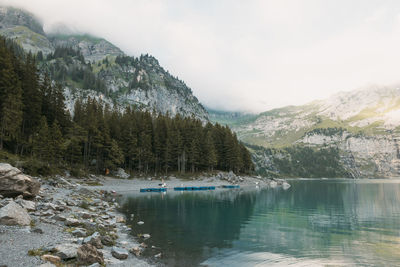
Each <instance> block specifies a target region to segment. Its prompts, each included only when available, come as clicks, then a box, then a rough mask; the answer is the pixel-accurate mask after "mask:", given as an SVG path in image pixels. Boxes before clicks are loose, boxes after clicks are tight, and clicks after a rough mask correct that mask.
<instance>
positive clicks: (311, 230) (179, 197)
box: [121, 179, 400, 266]
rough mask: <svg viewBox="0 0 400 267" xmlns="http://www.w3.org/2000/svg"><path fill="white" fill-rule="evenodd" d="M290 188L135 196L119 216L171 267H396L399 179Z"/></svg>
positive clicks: (300, 183) (399, 259) (298, 183)
mask: <svg viewBox="0 0 400 267" xmlns="http://www.w3.org/2000/svg"><path fill="white" fill-rule="evenodd" d="M289 183H290V184H291V185H292V186H291V188H289V189H288V190H283V189H281V188H275V189H272V188H271V189H268V188H265V189H256V188H243V189H231V190H216V191H209V192H183V193H178V192H167V193H166V194H162V193H141V194H139V193H132V194H127V195H125V196H124V197H123V198H122V199H121V204H122V208H121V209H122V211H123V212H124V213H126V214H128V215H129V214H132V213H133V214H134V218H133V219H132V220H130V221H129V220H128V223H130V224H131V225H132V226H133V230H132V234H133V235H138V234H141V233H150V234H151V238H150V239H148V240H146V241H145V242H146V243H147V244H148V245H149V247H151V246H152V245H154V246H156V248H155V249H151V248H149V249H147V250H146V253H145V255H146V256H149V257H150V258H151V257H152V255H155V254H157V253H159V252H162V255H163V256H162V258H161V259H160V260H157V261H161V262H162V263H164V264H166V265H168V266H224V265H229V266H287V265H290V266H352V265H353V266H399V265H400V180H349V179H329V180H323V179H301V180H299V179H297V180H290V181H289ZM138 221H144V222H145V223H144V224H143V225H140V226H139V225H137V222H138Z"/></svg>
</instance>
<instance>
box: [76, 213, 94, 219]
mask: <svg viewBox="0 0 400 267" xmlns="http://www.w3.org/2000/svg"><path fill="white" fill-rule="evenodd" d="M79 215H80V216H81V217H82V218H83V219H90V218H92V215H91V214H90V213H87V212H84V211H83V212H81V213H79Z"/></svg>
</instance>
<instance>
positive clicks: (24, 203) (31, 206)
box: [15, 199, 36, 211]
mask: <svg viewBox="0 0 400 267" xmlns="http://www.w3.org/2000/svg"><path fill="white" fill-rule="evenodd" d="M15 203H18V204H19V205H20V206H21V207H22V208H24V209H26V210H27V211H35V210H36V203H35V202H33V201H29V200H24V199H18V200H16V201H15Z"/></svg>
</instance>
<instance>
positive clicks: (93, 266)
mask: <svg viewBox="0 0 400 267" xmlns="http://www.w3.org/2000/svg"><path fill="white" fill-rule="evenodd" d="M88 267H100V264H99V263H98V262H96V263H93V264H91V265H89V266H88Z"/></svg>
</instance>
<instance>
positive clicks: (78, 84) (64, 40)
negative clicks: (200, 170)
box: [0, 7, 207, 121]
mask: <svg viewBox="0 0 400 267" xmlns="http://www.w3.org/2000/svg"><path fill="white" fill-rule="evenodd" d="M63 29H66V32H65V33H64V32H62V30H63ZM0 34H1V35H3V36H4V37H6V38H9V39H12V40H14V41H15V42H16V43H18V44H19V45H21V46H22V47H23V48H24V50H25V51H27V52H31V53H33V54H35V55H38V59H39V60H38V61H39V65H40V69H41V70H43V71H44V72H47V73H49V74H50V76H51V78H52V79H53V80H54V81H57V82H60V83H61V84H62V85H63V86H64V88H65V96H66V99H67V106H68V108H69V109H70V110H71V111H72V109H73V106H74V103H75V101H76V99H78V98H81V97H86V96H92V97H94V98H98V99H102V100H103V101H104V102H106V103H109V104H110V105H111V106H121V107H124V106H126V105H134V106H137V107H139V108H143V109H147V110H150V111H153V110H154V111H156V112H161V113H163V114H167V113H168V114H170V115H171V116H174V115H176V114H181V115H183V116H194V117H196V118H199V119H201V120H203V121H205V120H207V112H206V110H205V109H204V107H203V106H202V105H201V104H200V102H199V101H198V99H197V98H196V97H195V96H194V95H193V93H192V90H191V89H190V88H189V87H188V86H187V85H186V84H185V83H184V82H183V81H181V80H179V79H178V78H177V77H174V76H173V75H171V74H170V73H169V72H168V71H166V70H165V69H164V68H163V67H161V66H160V64H159V62H158V60H157V59H155V58H154V57H152V56H150V55H147V54H146V55H142V56H140V57H137V58H135V57H130V56H127V55H126V54H125V53H124V52H122V51H121V49H119V48H118V47H116V46H115V45H113V44H111V43H110V42H108V41H107V40H105V39H103V38H100V37H94V36H91V35H89V34H71V30H68V29H67V28H63V27H61V26H60V27H58V28H57V30H56V31H53V32H52V33H51V34H46V33H45V32H44V30H43V27H42V25H41V22H40V21H39V20H38V19H37V18H36V17H35V16H33V15H32V14H31V13H29V12H27V11H23V10H21V9H16V8H12V7H1V9H0ZM68 48H71V49H72V50H69V49H68ZM74 51H75V52H74Z"/></svg>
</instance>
